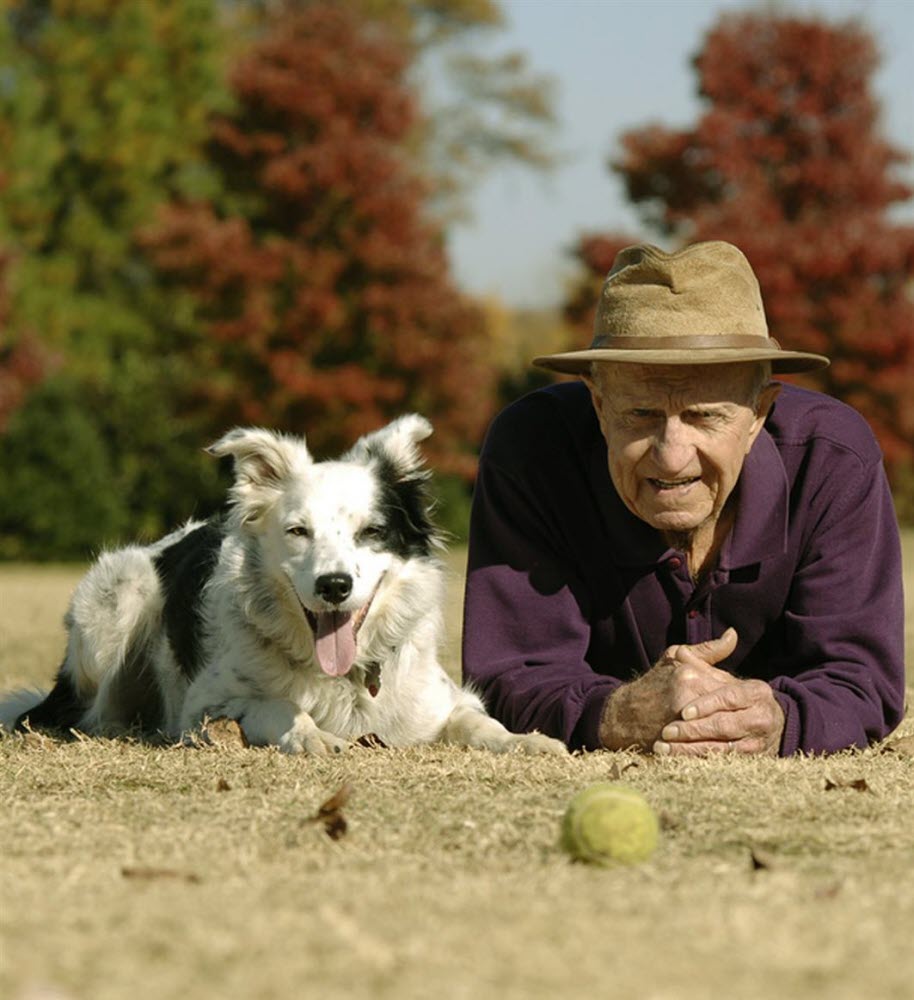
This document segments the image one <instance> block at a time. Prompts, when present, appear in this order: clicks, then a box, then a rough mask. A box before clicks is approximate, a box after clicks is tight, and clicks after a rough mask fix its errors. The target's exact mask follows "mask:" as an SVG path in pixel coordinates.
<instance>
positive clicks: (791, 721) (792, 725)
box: [774, 691, 800, 757]
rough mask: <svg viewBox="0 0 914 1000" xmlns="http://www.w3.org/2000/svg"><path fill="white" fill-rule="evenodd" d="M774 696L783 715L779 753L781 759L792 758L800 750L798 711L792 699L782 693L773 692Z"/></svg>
mask: <svg viewBox="0 0 914 1000" xmlns="http://www.w3.org/2000/svg"><path fill="white" fill-rule="evenodd" d="M774 696H775V698H776V699H777V702H778V704H779V705H780V706H781V711H782V712H783V713H784V732H783V733H781V748H780V751H779V753H780V755H781V756H782V757H792V756H793V755H794V754H795V753H796V752H797V750H799V749H800V710H799V708H798V706H797V703H796V702H795V701H794V699H793V698H791V697H790V695H788V694H784V692H783V691H775V692H774Z"/></svg>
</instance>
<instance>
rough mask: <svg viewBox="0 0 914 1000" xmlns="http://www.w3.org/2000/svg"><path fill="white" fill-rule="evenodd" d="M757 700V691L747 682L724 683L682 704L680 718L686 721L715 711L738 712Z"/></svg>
mask: <svg viewBox="0 0 914 1000" xmlns="http://www.w3.org/2000/svg"><path fill="white" fill-rule="evenodd" d="M757 700H758V693H757V692H755V691H753V689H752V687H751V686H750V685H748V684H740V683H735V684H725V685H723V686H722V687H719V688H715V690H713V691H709V692H708V693H707V694H704V695H702V696H701V697H700V698H696V699H695V700H694V701H693V702H690V703H689V704H688V705H685V706H683V709H682V713H681V715H682V718H683V719H684V720H685V721H686V722H691V721H692V720H693V719H704V718H707V717H708V716H709V715H714V714H716V713H717V712H738V711H739V710H740V709H743V708H749V707H750V706H751V705H753V704H754V703H755V702H756V701H757Z"/></svg>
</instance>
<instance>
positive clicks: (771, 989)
mask: <svg viewBox="0 0 914 1000" xmlns="http://www.w3.org/2000/svg"><path fill="white" fill-rule="evenodd" d="M905 545H906V560H907V562H906V565H907V576H906V579H907V582H908V587H907V594H908V607H909V609H910V608H912V605H914V533H908V534H907V535H906V538H905ZM455 565H457V561H456V560H455ZM77 577H78V571H76V570H74V569H72V568H47V567H42V568H36V567H3V568H0V690H6V689H7V688H9V687H13V686H15V685H16V684H20V683H22V682H42V683H44V682H47V681H49V680H50V678H51V676H52V674H53V672H54V667H55V664H56V663H57V662H58V660H59V658H60V654H61V651H62V646H63V631H62V628H61V626H60V619H61V616H62V613H63V610H64V608H65V606H66V602H67V598H68V596H69V593H70V591H71V589H72V587H73V584H74V582H75V580H76V579H77ZM459 605H460V579H459V574H458V573H457V572H455V574H454V587H453V599H452V601H451V612H452V621H453V623H456V622H457V621H459ZM912 618H914V615H912V614H909V625H908V628H909V632H908V663H909V664H912V663H914V635H912V632H911V631H910V629H911V628H912V621H911V619H912ZM449 652H450V656H451V660H450V662H451V663H454V664H456V626H455V627H452V640H451V646H450V650H449ZM455 669H456V667H455ZM910 676H911V675H910V674H909V677H910ZM911 735H914V718H912V717H911V715H910V714H909V716H908V719H907V720H906V722H905V723H904V724H903V726H902V727H901V729H900V730H899V732H898V733H896V734H895V735H894V737H893V739H892V740H890V741H889V742H888V745H887V746H883V747H875V748H872V749H870V750H867V751H865V752H857V753H847V754H841V755H837V756H834V757H831V758H827V759H815V760H804V759H794V760H767V759H766V760H744V759H738V758H723V759H719V760H709V761H703V762H677V761H670V760H653V759H650V758H638V757H636V756H634V755H630V754H611V753H605V754H604V753H601V754H590V755H587V756H583V757H581V756H579V757H573V758H572V757H569V758H568V759H564V760H556V759H548V760H545V759H543V760H537V759H525V758H520V757H516V756H507V757H494V756H491V755H487V754H484V753H480V752H475V751H463V750H457V749H453V748H439V747H433V748H423V749H417V750H410V751H389V750H378V749H354V750H352V751H351V752H350V753H349V754H347V755H346V756H345V757H343V758H334V759H332V760H308V759H300V758H299V759H294V758H286V757H282V756H280V755H279V754H278V753H275V752H273V751H267V750H250V749H243V748H241V747H240V746H235V745H231V744H228V745H225V746H223V747H219V748H213V749H206V750H186V749H171V748H163V747H153V746H145V745H139V744H136V743H131V742H127V741H120V742H112V741H105V740H88V739H86V740H81V741H76V742H72V743H58V742H54V741H51V740H48V739H46V738H42V737H40V736H37V735H33V736H28V737H26V738H19V737H16V738H8V739H5V740H0V795H2V802H3V808H2V810H0V845H2V851H0V855H2V861H0V885H2V894H0V934H2V938H0V942H2V951H0V996H2V997H5V998H10V1000H83V998H85V1000H124V998H131V1000H153V998H156V1000H158V998H160V997H174V996H181V997H186V998H190V1000H208V998H214V1000H215V998H219V1000H223V998H226V997H232V998H244V1000H248V998H263V1000H267V998H284V997H315V998H318V997H319V998H337V997H339V998H347V1000H363V998H398V1000H399V998H403V1000H411V998H416V1000H420V998H422V1000H425V998H428V997H439V998H463V997H466V998H472V1000H487V998H496V997H497V998H512V997H518V998H519V997H524V998H530V1000H539V998H543V1000H545V998H562V997H574V998H577V997H585V996H598V997H604V996H606V997H615V998H620V1000H624V998H637V1000H691V998H695V1000H705V998H709V997H715V996H729V997H737V998H740V1000H752V998H770V997H778V998H779V1000H791V998H828V1000H843V998H847V1000H859V998H860V997H866V998H867V1000H883V998H885V1000H889V998H897V1000H909V998H910V997H912V996H914V947H912V944H911V942H912V940H914V757H912V756H911V755H910V754H906V753H904V752H902V749H903V747H904V744H898V747H892V743H894V742H897V740H898V739H899V738H900V737H904V736H911ZM618 777H621V780H624V781H626V782H629V783H630V784H631V785H633V786H635V787H637V788H639V789H641V790H642V791H643V792H644V793H645V794H646V795H647V796H648V798H649V799H650V800H651V802H652V803H653V804H654V805H655V807H656V808H657V810H658V812H659V813H660V814H661V816H662V819H663V825H664V833H663V839H662V842H661V846H660V848H659V849H658V851H657V853H656V854H655V856H654V857H653V858H652V859H651V860H650V861H648V862H647V863H645V864H642V865H640V866H637V867H635V868H629V869H618V870H602V869H596V868H592V867H588V866H584V865H580V864H573V863H571V862H569V861H568V860H567V858H566V857H565V856H564V855H563V854H562V853H561V852H560V850H559V849H558V847H557V833H558V827H559V820H560V817H561V814H562V811H563V808H564V805H565V803H566V802H567V800H568V798H569V796H570V795H571V794H572V793H573V792H574V791H576V790H577V789H579V788H581V787H583V786H584V785H586V784H588V783H589V782H591V781H595V780H599V779H605V778H618ZM345 782H348V783H349V784H350V785H351V788H352V794H351V799H350V801H349V803H348V804H347V805H346V806H345V807H344V813H345V816H346V819H347V820H348V830H347V832H346V833H345V835H344V836H342V837H341V838H340V839H338V840H333V839H331V838H330V837H329V836H328V835H327V833H326V831H325V829H324V827H323V825H322V824H319V823H314V822H312V821H311V817H312V816H313V815H314V813H315V811H316V810H317V808H318V806H319V805H320V803H321V802H322V801H323V800H325V799H326V798H327V797H328V796H329V795H330V794H331V793H332V792H334V791H335V790H336V789H337V788H339V787H340V786H341V785H342V784H343V783H345Z"/></svg>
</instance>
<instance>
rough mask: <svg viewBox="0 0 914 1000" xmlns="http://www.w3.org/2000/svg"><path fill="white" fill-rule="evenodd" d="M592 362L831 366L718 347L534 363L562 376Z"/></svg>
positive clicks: (597, 352) (798, 354)
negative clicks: (745, 363)
mask: <svg viewBox="0 0 914 1000" xmlns="http://www.w3.org/2000/svg"><path fill="white" fill-rule="evenodd" d="M594 361H612V362H618V363H619V364H638V365H727V364H734V363H735V362H739V361H770V362H771V370H772V372H773V373H774V374H775V375H787V374H790V373H795V372H811V371H815V370H816V369H818V368H825V367H826V366H827V365H829V364H830V362H829V360H828V358H826V357H825V356H824V355H822V354H806V353H805V352H803V351H779V350H772V349H770V348H760V349H759V350H753V349H752V348H748V349H747V348H744V347H742V348H740V347H731V348H726V347H721V348H706V349H703V350H695V349H692V350H669V349H666V350H651V349H650V348H638V349H632V350H626V349H621V348H615V349H613V348H609V347H594V348H590V349H589V350H585V351H568V352H567V353H565V354H546V355H543V356H542V357H539V358H534V359H533V364H535V365H536V366H537V367H538V368H548V369H549V370H550V371H554V372H561V373H562V374H563V375H588V374H589V373H590V366H591V364H593V362H594Z"/></svg>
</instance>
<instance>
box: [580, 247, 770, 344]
mask: <svg viewBox="0 0 914 1000" xmlns="http://www.w3.org/2000/svg"><path fill="white" fill-rule="evenodd" d="M728 335H737V336H749V337H759V338H763V339H766V338H767V337H768V325H767V323H766V321H765V309H764V306H763V305H762V295H761V291H760V289H759V285H758V281H757V280H756V277H755V274H754V273H753V271H752V268H751V267H750V265H749V261H748V260H746V258H745V256H744V255H743V253H742V252H741V251H740V250H738V249H737V248H736V247H735V246H733V245H732V244H730V243H724V242H720V241H715V242H708V243H695V244H693V245H692V246H688V247H686V248H685V249H683V250H679V251H677V252H675V253H666V252H665V251H663V250H661V249H660V248H659V247H656V246H653V245H652V244H650V243H639V244H637V245H635V246H631V247H626V248H625V249H624V250H621V251H620V252H619V253H618V254H617V255H616V259H615V261H614V262H613V266H612V269H611V270H610V272H609V274H608V275H607V277H606V281H605V282H604V284H603V289H602V292H601V295H600V301H599V303H598V305H597V312H596V316H595V318H594V339H593V344H592V345H591V346H592V347H594V348H599V347H611V346H613V344H615V343H617V338H620V337H624V338H630V337H639V338H640V337H645V338H658V337H663V338H673V337H684V338H689V337H696V336H700V337H713V336H728ZM645 346H647V345H645Z"/></svg>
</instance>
